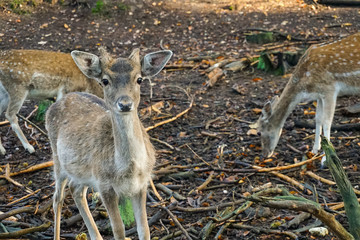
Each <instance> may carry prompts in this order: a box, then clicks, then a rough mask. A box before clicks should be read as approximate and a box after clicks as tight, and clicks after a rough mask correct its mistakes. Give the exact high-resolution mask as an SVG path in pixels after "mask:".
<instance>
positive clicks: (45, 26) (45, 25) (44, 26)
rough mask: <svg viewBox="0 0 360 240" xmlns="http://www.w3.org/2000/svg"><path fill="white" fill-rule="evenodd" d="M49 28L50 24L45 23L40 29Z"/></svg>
mask: <svg viewBox="0 0 360 240" xmlns="http://www.w3.org/2000/svg"><path fill="white" fill-rule="evenodd" d="M48 26H49V24H48V23H44V24H42V25H41V26H40V28H47V27H48Z"/></svg>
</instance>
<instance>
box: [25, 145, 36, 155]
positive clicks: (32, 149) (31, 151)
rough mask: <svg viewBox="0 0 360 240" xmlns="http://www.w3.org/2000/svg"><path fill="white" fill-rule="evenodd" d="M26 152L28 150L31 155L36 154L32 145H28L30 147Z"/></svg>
mask: <svg viewBox="0 0 360 240" xmlns="http://www.w3.org/2000/svg"><path fill="white" fill-rule="evenodd" d="M26 150H27V151H28V152H29V153H34V152H35V148H34V147H33V146H31V145H28V146H27V147H26Z"/></svg>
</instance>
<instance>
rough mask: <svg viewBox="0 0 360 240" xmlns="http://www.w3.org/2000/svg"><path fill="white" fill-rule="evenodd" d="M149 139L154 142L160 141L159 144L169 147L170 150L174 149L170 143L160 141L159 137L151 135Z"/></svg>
mask: <svg viewBox="0 0 360 240" xmlns="http://www.w3.org/2000/svg"><path fill="white" fill-rule="evenodd" d="M150 139H151V140H152V141H155V142H158V143H161V144H163V145H165V146H167V147H168V148H170V149H171V150H174V149H175V148H174V147H173V146H171V145H170V144H168V143H167V142H164V141H161V140H160V139H157V138H153V137H151V138H150Z"/></svg>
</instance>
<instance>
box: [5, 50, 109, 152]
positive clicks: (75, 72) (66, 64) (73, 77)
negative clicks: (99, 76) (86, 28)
mask: <svg viewBox="0 0 360 240" xmlns="http://www.w3.org/2000/svg"><path fill="white" fill-rule="evenodd" d="M74 91H85V92H90V93H93V94H95V95H97V96H99V97H102V96H103V91H102V88H101V86H99V84H98V83H97V82H95V81H94V80H92V79H89V78H87V77H86V76H85V75H84V74H82V72H81V71H80V70H79V68H78V67H77V66H76V64H75V63H74V61H73V59H72V57H71V56H70V53H61V52H51V51H44V50H3V51H0V114H2V113H3V112H4V111H5V110H6V113H5V117H6V119H7V120H8V121H9V122H10V124H11V127H12V129H13V130H14V132H15V133H16V135H17V137H18V138H19V139H20V141H21V143H22V145H23V147H24V148H25V149H26V150H27V151H28V152H29V153H34V152H35V149H34V147H33V146H32V145H31V144H30V143H29V142H28V141H27V139H26V137H25V135H24V133H23V132H22V130H21V128H20V126H19V123H18V119H17V117H16V114H17V113H18V112H19V110H20V109H21V107H22V105H23V103H24V101H25V99H34V100H42V99H47V98H54V97H56V99H57V100H59V99H61V98H62V97H63V96H64V94H66V93H69V92H74ZM0 154H2V155H5V154H6V150H5V148H4V146H3V145H2V143H1V138H0Z"/></svg>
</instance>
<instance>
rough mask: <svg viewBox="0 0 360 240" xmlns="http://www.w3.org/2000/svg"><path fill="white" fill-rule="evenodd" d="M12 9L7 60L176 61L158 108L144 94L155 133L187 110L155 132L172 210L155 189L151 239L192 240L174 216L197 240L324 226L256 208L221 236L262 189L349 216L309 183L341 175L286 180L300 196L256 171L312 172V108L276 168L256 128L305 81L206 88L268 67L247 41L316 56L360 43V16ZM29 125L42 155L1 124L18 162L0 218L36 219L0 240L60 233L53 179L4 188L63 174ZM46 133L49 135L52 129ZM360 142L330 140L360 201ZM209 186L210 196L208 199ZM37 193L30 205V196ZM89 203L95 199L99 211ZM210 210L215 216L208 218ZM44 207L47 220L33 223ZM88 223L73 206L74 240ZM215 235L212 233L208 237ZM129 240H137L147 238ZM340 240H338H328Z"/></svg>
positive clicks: (30, 105) (250, 6)
mask: <svg viewBox="0 0 360 240" xmlns="http://www.w3.org/2000/svg"><path fill="white" fill-rule="evenodd" d="M14 2H16V1H12V0H6V1H3V2H2V3H0V26H1V28H0V49H1V50H6V49H43V50H52V51H61V52H67V53H69V52H70V51H72V50H74V49H77V50H83V51H89V52H92V53H94V54H97V53H98V50H97V49H98V47H99V46H105V47H107V49H108V50H109V52H111V53H112V54H113V55H115V56H123V57H124V56H128V55H129V54H130V52H131V50H132V49H133V48H140V49H141V54H142V55H144V54H146V53H148V52H151V51H158V50H160V49H161V48H166V49H170V50H172V51H173V52H174V55H173V57H172V59H171V60H170V62H169V64H168V66H167V67H166V68H165V70H163V71H162V72H161V73H160V74H159V75H158V76H156V77H155V78H154V79H153V80H152V81H153V89H152V90H153V97H152V99H151V100H150V96H149V93H150V90H149V84H147V83H145V84H144V85H142V101H141V104H140V115H141V118H142V119H143V123H144V125H145V127H150V126H154V125H155V124H157V123H159V122H161V121H163V120H166V119H170V118H171V117H174V116H176V115H177V114H179V113H181V112H183V111H186V110H187V109H189V111H188V112H186V114H184V115H182V116H178V117H177V118H176V120H174V121H172V122H169V123H166V124H163V125H161V126H158V127H155V128H153V129H151V130H149V134H150V136H151V137H152V139H153V144H154V146H155V148H156V150H157V163H156V167H155V169H154V183H155V185H156V188H157V189H158V191H159V192H160V195H161V197H162V198H163V199H164V201H163V203H162V205H161V204H157V203H156V202H152V201H158V202H160V201H159V199H158V198H157V197H156V196H155V195H154V192H153V189H151V188H149V198H148V208H147V209H148V216H149V218H150V217H152V216H154V215H156V214H157V215H156V216H158V217H159V218H158V219H156V220H155V222H153V223H152V224H151V226H150V230H151V236H152V237H153V238H155V237H157V238H158V239H186V237H185V236H184V234H183V232H181V231H180V228H179V225H178V223H174V221H173V219H172V218H171V217H170V216H169V215H168V213H167V212H166V211H165V210H164V209H165V208H168V209H169V210H170V211H171V212H172V213H173V214H174V215H175V216H176V217H177V219H178V220H179V223H180V224H181V225H182V226H183V227H184V229H186V231H187V232H188V233H189V235H190V237H191V238H193V239H197V238H202V236H204V235H205V234H206V233H204V231H203V232H201V231H202V229H206V230H208V234H209V236H210V238H214V237H215V236H216V234H217V233H221V236H220V237H219V239H293V237H294V236H293V235H291V234H289V232H290V233H293V234H296V235H297V236H298V237H299V239H301V238H303V239H309V238H310V234H309V232H308V231H306V230H304V231H299V232H297V231H296V230H298V229H300V228H302V227H306V226H309V225H312V224H315V225H319V224H317V221H316V219H315V218H312V217H310V218H307V219H304V220H302V221H301V222H300V223H298V224H295V225H292V226H291V227H289V226H287V225H286V224H287V223H288V222H289V221H291V220H292V219H294V218H295V217H296V216H298V215H299V213H298V212H294V211H290V210H276V209H273V208H268V207H262V206H260V205H257V204H253V203H252V202H251V203H249V202H247V204H250V205H251V204H252V205H251V206H250V207H246V210H245V211H241V212H239V213H238V214H237V215H236V216H233V217H232V218H231V219H230V220H229V221H220V222H216V221H215V220H214V219H212V218H211V217H219V216H221V215H224V214H225V213H224V209H225V208H224V206H219V205H221V204H224V203H230V207H232V208H230V209H228V210H227V211H230V212H231V211H234V210H236V209H237V208H239V207H240V206H241V205H242V204H244V203H245V202H246V199H245V197H248V196H250V195H251V194H254V193H255V192H256V191H258V190H259V189H258V188H260V189H261V188H265V189H267V188H271V187H279V186H281V187H284V188H286V189H288V190H289V192H290V193H291V194H294V195H296V196H302V197H305V198H307V199H310V200H313V201H318V202H319V203H321V204H324V203H325V204H329V206H331V204H333V203H340V202H342V199H341V196H340V194H339V192H338V190H337V188H336V186H334V185H328V184H326V183H323V182H321V181H319V180H316V179H314V178H313V177H311V176H309V175H308V174H307V172H309V171H311V172H313V173H315V174H317V175H319V176H321V177H323V178H326V179H329V180H332V177H331V174H330V172H329V170H328V169H327V168H323V169H321V168H320V162H319V161H316V162H314V163H313V164H308V165H304V166H303V167H297V168H291V169H288V170H284V171H281V173H282V174H284V175H286V176H288V177H289V178H291V179H292V180H294V181H297V182H298V183H299V184H300V185H301V186H302V188H303V189H302V190H301V189H300V188H301V187H300V188H299V187H298V186H295V185H293V184H292V183H289V182H288V181H286V180H284V179H282V178H279V177H278V176H276V175H274V174H272V173H269V172H257V171H256V170H254V169H253V168H252V166H259V167H264V168H270V167H278V166H286V165H290V164H293V163H296V162H300V161H302V160H303V159H304V158H305V156H306V152H307V151H309V150H310V149H311V147H312V144H313V141H314V138H313V133H314V131H313V129H311V128H304V127H298V126H297V125H296V124H295V122H296V121H298V120H309V121H310V120H312V119H313V118H314V115H313V112H314V111H315V106H314V104H313V103H304V104H300V105H299V106H297V107H296V108H295V110H294V111H293V113H292V114H291V115H290V116H289V118H288V119H287V121H286V122H285V126H284V130H283V132H282V136H281V138H280V141H279V144H278V146H277V147H276V149H275V153H274V155H273V156H272V157H271V158H270V159H264V158H262V157H261V144H260V137H259V136H258V135H257V134H256V131H255V130H254V129H252V128H251V124H252V123H254V122H256V120H257V119H258V118H259V116H260V115H259V114H260V110H261V108H262V106H263V105H264V103H265V102H266V101H268V100H271V98H272V97H273V96H275V95H279V94H281V92H282V89H283V88H284V86H285V84H286V83H287V81H288V79H289V77H290V74H291V73H292V71H293V69H294V68H293V67H291V68H289V69H287V73H286V74H285V75H284V76H277V75H274V74H271V73H267V72H264V71H262V70H258V69H257V68H256V64H254V65H250V66H247V67H246V68H244V69H243V70H241V71H236V72H233V71H231V70H226V69H224V68H222V69H221V71H222V75H221V76H220V77H219V78H218V79H217V82H216V83H215V84H213V86H208V85H209V82H208V81H209V79H210V78H209V74H208V72H207V69H209V67H210V66H212V65H213V64H215V63H216V62H220V61H223V60H227V59H229V60H230V59H234V60H240V59H243V58H248V59H251V58H252V57H254V56H256V55H259V54H260V51H258V50H259V49H261V48H263V47H264V46H263V45H261V44H252V43H249V42H248V41H246V40H245V38H246V35H248V34H249V33H251V32H256V31H254V29H257V30H259V29H263V30H268V31H274V32H276V33H280V37H279V38H278V40H277V42H275V43H273V44H270V45H267V46H268V47H269V46H270V47H271V46H275V45H279V46H278V47H276V48H274V49H275V50H276V51H283V52H285V51H297V50H299V49H306V48H307V47H309V45H310V43H322V42H326V41H331V40H336V39H339V38H340V37H345V36H347V35H350V34H352V33H356V32H357V31H358V30H359V29H360V8H356V7H354V6H352V7H339V6H331V7H330V6H324V5H318V4H307V3H304V2H303V1H301V0H287V1H285V0H266V1H265V0H262V1H252V0H243V1H228V0H223V1H216V0H208V1H204V0H197V1H190V0H186V1H180V0H163V1H159V0H154V1H152V3H151V4H148V5H143V6H142V7H140V8H136V9H134V8H131V9H130V8H128V6H127V5H124V4H116V3H114V2H112V1H108V2H107V4H106V5H105V8H101V7H100V6H98V8H96V6H95V7H90V8H89V7H88V6H86V5H81V4H68V5H66V4H65V5H60V4H59V5H55V6H52V5H50V4H48V3H42V4H39V5H36V6H27V5H26V2H27V1H24V5H23V6H16V8H15V9H13V8H11V7H10V4H11V3H14ZM28 2H29V1H28ZM66 2H68V1H65V3H66ZM74 2H75V1H74ZM91 8H93V9H95V10H92V9H91ZM59 64H61V62H59ZM210 77H211V75H210ZM234 85H236V89H237V91H235V90H234ZM356 102H357V98H356V97H350V98H341V99H339V101H338V103H337V110H336V112H335V117H334V122H333V124H334V125H342V124H347V123H357V122H358V121H359V114H350V113H348V112H347V111H346V110H345V107H347V106H350V105H352V104H354V103H356ZM154 103H158V105H157V106H160V107H158V109H156V110H158V111H155V110H154V111H151V113H149V112H148V111H146V110H144V109H146V108H147V107H149V106H150V104H154ZM37 104H38V102H34V101H30V100H27V101H26V102H25V104H24V106H23V108H22V109H21V111H20V114H21V115H23V116H28V115H29V114H30V113H31V112H32V111H33V110H34V108H35V106H36V105H37ZM1 116H2V119H1V121H3V120H5V117H4V114H2V115H1ZM30 120H32V118H30ZM19 121H20V124H21V127H22V129H23V131H24V133H25V135H26V136H27V137H28V139H29V140H31V143H32V144H33V145H34V147H35V149H36V152H35V153H34V154H29V153H27V152H26V151H25V150H24V148H23V147H22V145H21V143H20V141H19V140H18V138H17V137H16V136H15V133H14V132H13V131H12V130H11V127H10V125H9V124H6V123H2V124H1V127H0V135H1V140H2V143H3V145H4V147H5V148H6V150H7V153H6V155H5V156H0V167H1V168H0V175H2V179H0V211H2V212H8V211H10V210H16V209H22V210H23V209H27V210H25V211H27V212H23V213H18V214H16V215H15V217H16V219H17V221H18V222H19V224H17V225H16V224H15V225H14V224H12V223H10V222H9V221H5V220H3V221H2V222H0V225H1V226H2V227H1V229H4V228H7V229H8V230H9V231H16V230H19V229H20V228H29V227H34V226H39V225H42V224H45V223H46V222H47V221H52V219H53V211H52V209H51V208H49V206H51V198H52V194H53V191H54V185H53V182H54V179H53V173H52V168H51V167H47V168H43V169H41V170H37V171H32V172H29V173H24V174H19V175H16V176H12V179H13V180H15V181H17V182H18V183H20V185H19V186H17V185H15V184H14V183H13V182H9V181H7V180H5V179H4V176H5V171H6V170H10V172H11V173H16V172H18V171H21V170H24V169H28V168H29V167H31V166H35V165H38V164H41V163H45V162H48V161H51V149H50V146H49V141H48V139H47V137H46V136H45V135H44V134H42V133H40V132H39V131H38V130H37V129H35V128H34V127H32V126H31V124H25V122H24V121H23V120H22V119H20V120H19ZM35 124H36V125H38V126H39V127H40V128H42V129H45V128H44V123H43V122H35ZM358 136H360V131H359V130H351V129H346V130H344V131H343V130H341V131H340V130H339V131H336V130H334V131H332V137H333V138H332V139H331V140H332V143H333V145H334V147H335V149H336V151H337V154H338V156H339V157H340V159H341V160H342V163H343V165H344V167H345V169H346V171H347V174H348V176H349V179H350V181H351V183H352V184H353V186H354V187H355V188H356V189H357V188H358V187H359V185H358V184H359V182H360V172H359V171H357V170H358V166H359V162H358V160H359V159H360V157H359V153H360V151H359V150H360V139H359V137H358ZM7 164H8V165H7ZM205 180H209V181H208V182H205ZM203 183H206V184H207V185H204V186H201V185H202V184H203ZM161 185H164V186H167V187H168V188H169V189H172V191H173V194H170V195H169V194H166V193H164V191H162V190H160V189H161V187H162V186H161ZM199 186H201V187H200V188H199ZM29 192H32V195H30V196H27V194H28V193H29ZM175 193H177V194H179V195H180V196H177V195H176V194H175ZM24 196H26V197H25V198H24V199H22V200H20V201H17V202H14V201H15V200H18V199H20V198H22V197H24ZM91 196H92V193H91V192H89V201H91ZM231 203H232V204H231ZM212 206H215V207H214V208H210V207H212ZM38 207H40V210H41V211H40V212H37V211H35V210H37V209H38ZM29 209H30V210H29ZM91 209H92V211H93V212H94V215H96V216H97V217H96V219H97V223H98V225H99V228H100V229H101V231H102V232H103V235H104V237H105V238H106V239H110V238H111V235H110V234H109V231H108V228H107V226H108V225H106V224H107V223H108V220H107V218H105V217H104V215H103V214H102V212H103V211H101V209H102V207H101V206H99V205H96V204H94V203H93V204H92V208H91ZM244 209H245V208H244ZM342 210H343V209H340V210H339V211H340V212H338V213H337V214H336V219H337V220H339V221H340V223H342V224H343V225H344V226H345V227H346V228H348V224H347V219H346V216H345V215H344V213H343V212H341V211H342ZM35 212H36V213H35ZM99 212H100V214H98V213H99ZM77 215H78V211H77V208H76V207H75V204H74V202H73V200H72V198H71V196H68V197H67V198H66V200H65V205H64V207H63V218H64V220H63V225H62V237H64V238H69V239H71V238H74V237H75V236H76V235H77V234H79V233H81V232H86V227H85V226H84V224H83V221H81V219H79V218H74V216H77ZM211 223H213V225H212V227H213V228H208V227H207V226H209V225H210V224H211ZM65 224H67V225H66V226H65ZM320 226H321V224H320ZM45 229H46V230H43V231H40V232H35V233H31V234H27V235H23V236H22V238H24V239H26V238H28V239H51V238H52V235H53V228H52V227H49V228H45ZM276 230H278V231H276ZM179 231H180V232H179ZM271 231H274V232H271ZM282 231H285V233H282ZM175 233H176V234H175ZM171 234H175V235H174V236H172V235H171ZM164 237H167V238H164ZM216 237H218V236H216ZM12 238H16V237H12ZM131 238H132V239H137V234H134V235H131ZM333 238H334V235H333V234H332V233H330V234H329V235H327V236H326V237H325V238H324V239H333ZM203 239H204V238H203Z"/></svg>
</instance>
